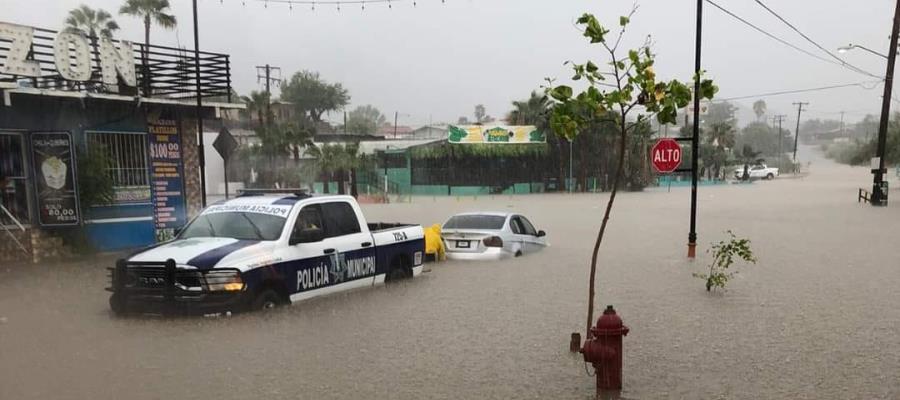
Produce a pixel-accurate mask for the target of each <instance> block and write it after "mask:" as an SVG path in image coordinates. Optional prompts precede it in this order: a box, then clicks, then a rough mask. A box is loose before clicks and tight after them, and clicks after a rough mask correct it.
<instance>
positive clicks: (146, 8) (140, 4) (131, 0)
mask: <svg viewBox="0 0 900 400" xmlns="http://www.w3.org/2000/svg"><path fill="white" fill-rule="evenodd" d="M168 12H169V0H126V1H125V4H124V5H122V7H121V8H119V14H123V15H130V16H132V17H137V18H141V19H143V20H144V48H143V51H142V52H141V53H142V54H141V56H142V57H141V62H142V64H143V69H144V91H145V94H149V92H150V69H149V65H148V58H149V57H148V51H149V48H148V46H150V24H151V23H153V22H154V21H155V22H156V24H157V25H159V26H161V27H163V28H166V29H172V28H175V25H177V24H178V21H177V20H176V19H175V16H174V15H172V14H167V13H168Z"/></svg>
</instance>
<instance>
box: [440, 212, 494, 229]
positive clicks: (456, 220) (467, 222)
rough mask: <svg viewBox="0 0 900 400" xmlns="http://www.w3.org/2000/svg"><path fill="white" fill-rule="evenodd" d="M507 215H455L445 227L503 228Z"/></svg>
mask: <svg viewBox="0 0 900 400" xmlns="http://www.w3.org/2000/svg"><path fill="white" fill-rule="evenodd" d="M504 221H506V217H504V216H501V215H455V216H453V217H451V218H450V219H449V220H447V223H445V224H444V229H501V228H503V222H504Z"/></svg>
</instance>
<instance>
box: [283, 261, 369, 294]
mask: <svg viewBox="0 0 900 400" xmlns="http://www.w3.org/2000/svg"><path fill="white" fill-rule="evenodd" d="M329 258H330V260H329V261H330V262H326V261H322V262H320V263H319V264H318V265H316V266H314V267H312V268H302V269H298V270H297V291H298V292H302V291H306V290H311V289H317V288H320V287H324V286H329V285H336V284H339V283H342V282H344V281H351V280H354V279H359V278H365V277H367V276H373V275H375V256H365V257H357V258H351V259H347V258H346V256H345V255H344V254H334V255H332V256H331V257H329Z"/></svg>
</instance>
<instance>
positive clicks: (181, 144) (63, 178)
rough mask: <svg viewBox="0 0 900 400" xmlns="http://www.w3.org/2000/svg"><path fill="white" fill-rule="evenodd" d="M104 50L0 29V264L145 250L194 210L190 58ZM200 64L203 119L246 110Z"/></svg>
mask: <svg viewBox="0 0 900 400" xmlns="http://www.w3.org/2000/svg"><path fill="white" fill-rule="evenodd" d="M99 42H100V46H98V48H97V49H93V48H92V47H91V46H88V45H87V43H90V38H86V37H84V36H83V35H78V34H72V33H61V34H58V35H57V34H56V32H52V31H47V30H42V29H37V28H31V27H24V26H19V25H12V24H6V23H2V22H0V92H2V104H0V237H3V239H2V240H0V262H2V261H4V260H28V259H31V260H35V261H37V260H40V259H44V258H48V257H51V258H52V257H53V256H63V255H65V254H66V253H68V252H69V251H70V250H71V249H68V248H69V247H72V246H87V247H91V248H94V249H98V250H117V249H125V248H132V247H137V246H143V245H148V244H152V243H154V242H156V241H159V240H164V239H166V238H168V237H171V236H172V235H173V234H174V231H175V229H176V228H178V227H180V226H182V225H183V224H185V223H186V222H187V220H188V218H189V217H190V216H191V215H193V213H195V212H197V211H198V210H199V208H200V206H201V200H200V197H201V191H200V168H199V161H198V151H197V150H198V143H197V135H196V131H197V129H196V125H197V124H196V121H197V119H196V116H197V109H196V100H195V99H194V98H195V96H196V93H197V92H196V84H197V82H196V80H194V79H193V77H194V75H193V69H192V66H193V65H194V58H193V53H190V54H186V53H185V52H183V51H181V50H178V49H174V48H168V47H162V46H153V45H151V46H149V54H151V56H148V58H147V59H148V64H147V66H144V65H142V64H141V59H142V57H141V53H142V52H143V51H144V46H142V45H132V44H131V43H128V42H125V41H113V40H110V39H99ZM23 46H24V47H25V48H26V50H25V52H24V54H25V55H26V56H25V57H22V54H23V53H22V50H21V48H22V47H23ZM4 49H6V50H4ZM27 49H32V50H30V51H28V50H27ZM126 56H127V57H126ZM200 56H201V61H202V64H203V66H204V68H203V71H204V72H203V73H202V74H201V78H200V86H201V91H200V93H201V95H202V97H204V98H206V99H205V100H204V106H203V108H202V110H201V112H202V116H203V118H204V120H212V119H216V118H218V115H219V113H220V111H221V110H222V109H227V108H240V107H242V106H241V105H238V104H230V103H229V102H228V95H229V94H230V93H231V88H230V71H229V62H228V56H227V55H222V54H214V53H205V52H201V54H200ZM213 100H215V101H213Z"/></svg>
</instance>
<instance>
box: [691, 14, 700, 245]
mask: <svg viewBox="0 0 900 400" xmlns="http://www.w3.org/2000/svg"><path fill="white" fill-rule="evenodd" d="M702 28H703V0H697V37H696V43H695V44H694V46H695V47H694V51H695V54H694V136H693V138H692V139H691V231H690V232H689V233H688V258H690V259H693V258H694V257H696V255H697V163H698V155H699V154H698V153H700V146H699V144H700V72H701V71H700V45H701V39H702V36H701V32H702Z"/></svg>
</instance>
